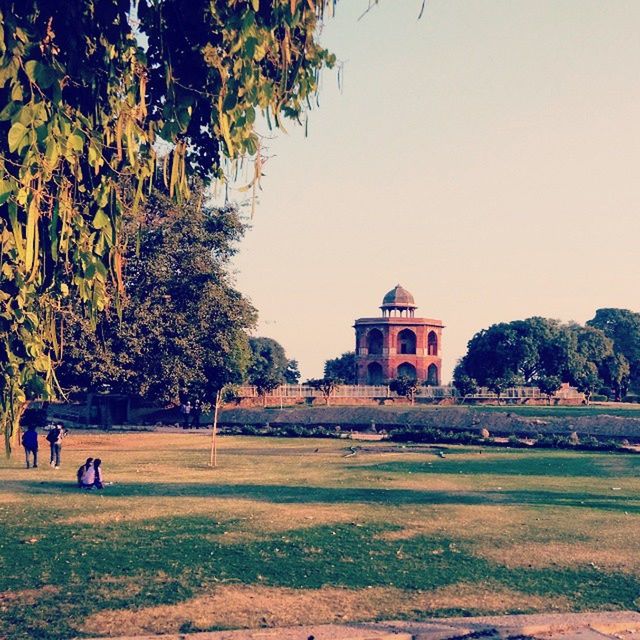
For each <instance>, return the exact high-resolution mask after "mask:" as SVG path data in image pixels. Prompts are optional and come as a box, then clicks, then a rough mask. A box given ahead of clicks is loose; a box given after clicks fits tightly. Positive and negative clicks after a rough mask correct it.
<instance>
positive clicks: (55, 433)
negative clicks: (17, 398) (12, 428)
mask: <svg viewBox="0 0 640 640" xmlns="http://www.w3.org/2000/svg"><path fill="white" fill-rule="evenodd" d="M67 433H68V431H67V429H65V428H64V425H63V424H62V423H61V422H59V423H58V424H54V425H53V426H52V427H51V428H50V429H49V432H48V433H47V436H46V440H47V442H48V443H49V447H50V449H51V458H50V461H49V464H50V465H51V466H52V467H53V468H54V469H59V468H60V462H61V454H62V441H63V440H64V438H65V436H66V435H67ZM22 446H23V447H24V453H25V458H26V463H27V469H29V468H30V467H31V466H33V468H34V469H35V468H37V467H38V432H37V431H36V427H35V425H33V424H32V425H29V427H28V428H27V430H26V431H25V432H24V433H23V434H22Z"/></svg>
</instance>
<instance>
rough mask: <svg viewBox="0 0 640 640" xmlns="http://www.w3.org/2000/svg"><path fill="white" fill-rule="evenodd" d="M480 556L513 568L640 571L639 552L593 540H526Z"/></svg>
mask: <svg viewBox="0 0 640 640" xmlns="http://www.w3.org/2000/svg"><path fill="white" fill-rule="evenodd" d="M478 555H480V556H481V557H483V558H486V559H488V560H491V561H493V562H495V563H497V564H504V565H505V566H507V567H510V568H518V567H533V568H547V567H553V566H563V567H571V568H576V567H577V566H579V565H595V567H596V568H599V569H607V570H611V571H625V572H628V573H631V572H633V573H636V574H640V557H638V551H637V550H635V551H633V550H631V549H620V547H613V546H611V545H607V546H605V547H604V548H603V547H597V546H594V545H593V543H592V542H589V543H584V542H545V543H541V542H524V543H521V544H515V545H505V546H503V547H500V548H495V547H493V548H485V549H482V550H481V551H480V552H479V553H478Z"/></svg>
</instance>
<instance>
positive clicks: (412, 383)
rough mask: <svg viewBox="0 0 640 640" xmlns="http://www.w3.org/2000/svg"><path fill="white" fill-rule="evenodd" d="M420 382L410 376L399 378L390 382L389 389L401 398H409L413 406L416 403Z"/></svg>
mask: <svg viewBox="0 0 640 640" xmlns="http://www.w3.org/2000/svg"><path fill="white" fill-rule="evenodd" d="M419 386H420V385H419V384H418V381H417V380H416V379H415V378H411V377H409V376H398V377H397V378H394V379H393V380H391V381H390V382H389V389H391V391H393V392H395V393H397V394H398V395H400V396H404V397H405V398H407V399H408V400H409V401H410V402H411V404H414V403H415V399H416V393H417V391H418V387H419Z"/></svg>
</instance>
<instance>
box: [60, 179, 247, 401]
mask: <svg viewBox="0 0 640 640" xmlns="http://www.w3.org/2000/svg"><path fill="white" fill-rule="evenodd" d="M195 194H196V195H197V196H198V197H194V198H193V199H192V200H190V201H189V203H187V204H185V205H183V206H177V205H175V204H174V203H173V201H172V200H171V199H170V198H168V197H167V196H165V195H162V194H160V193H158V192H155V193H154V194H153V195H152V196H151V197H150V198H149V200H148V202H147V204H146V206H145V207H144V209H143V211H142V215H138V216H136V217H135V218H131V219H128V220H126V223H125V227H124V229H123V235H126V236H127V239H128V244H127V249H126V252H125V258H126V260H125V262H124V265H125V266H124V271H123V281H124V285H125V290H124V294H123V301H122V307H121V317H119V316H118V313H117V312H116V309H114V308H113V307H112V308H109V309H108V310H107V311H106V313H104V314H103V315H102V316H101V318H100V320H99V322H98V326H97V331H92V329H91V323H90V320H89V319H88V318H86V317H83V315H82V308H78V307H76V308H75V312H74V313H71V314H69V316H68V326H67V330H66V332H65V333H66V336H67V338H66V342H65V345H64V348H63V359H62V364H61V365H60V367H59V368H58V370H57V375H58V379H59V381H60V384H61V385H62V386H63V387H66V388H72V389H95V388H96V387H97V386H99V385H100V384H102V383H108V384H109V385H110V386H111V387H112V388H113V389H114V390H115V391H119V392H122V393H128V394H131V395H134V396H138V397H141V398H145V399H148V400H155V401H160V402H171V401H175V400H176V398H177V396H178V386H179V383H180V381H182V384H184V385H186V386H187V387H188V388H189V390H190V392H191V393H193V394H196V395H199V396H201V397H203V398H204V399H205V400H209V401H211V400H212V399H213V397H214V396H215V393H216V391H217V390H219V389H220V388H222V386H224V385H225V384H227V383H235V382H240V381H241V380H242V377H243V374H244V371H245V370H246V368H247V365H248V363H249V356H250V352H249V345H248V337H247V334H246V331H247V330H248V329H250V328H252V327H253V325H254V323H255V318H256V313H255V310H254V309H253V307H252V306H251V305H250V303H249V302H248V301H247V300H246V299H245V298H244V297H243V296H242V295H241V294H240V293H239V292H238V291H236V290H235V289H234V288H233V286H232V284H231V279H230V275H229V260H230V258H231V256H232V255H233V254H234V253H235V252H236V247H237V243H238V241H239V240H240V238H241V237H242V235H243V233H244V225H243V224H242V222H241V221H240V218H239V216H238V213H237V211H236V210H235V209H234V208H230V207H229V208H223V209H211V208H208V207H206V206H203V205H202V203H203V201H204V188H203V186H202V185H199V186H198V187H196V188H195Z"/></svg>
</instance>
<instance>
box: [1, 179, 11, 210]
mask: <svg viewBox="0 0 640 640" xmlns="http://www.w3.org/2000/svg"><path fill="white" fill-rule="evenodd" d="M12 191H13V185H12V184H11V182H9V181H8V180H0V204H4V203H5V202H6V201H7V200H8V199H9V196H10V195H11V192H12Z"/></svg>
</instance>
